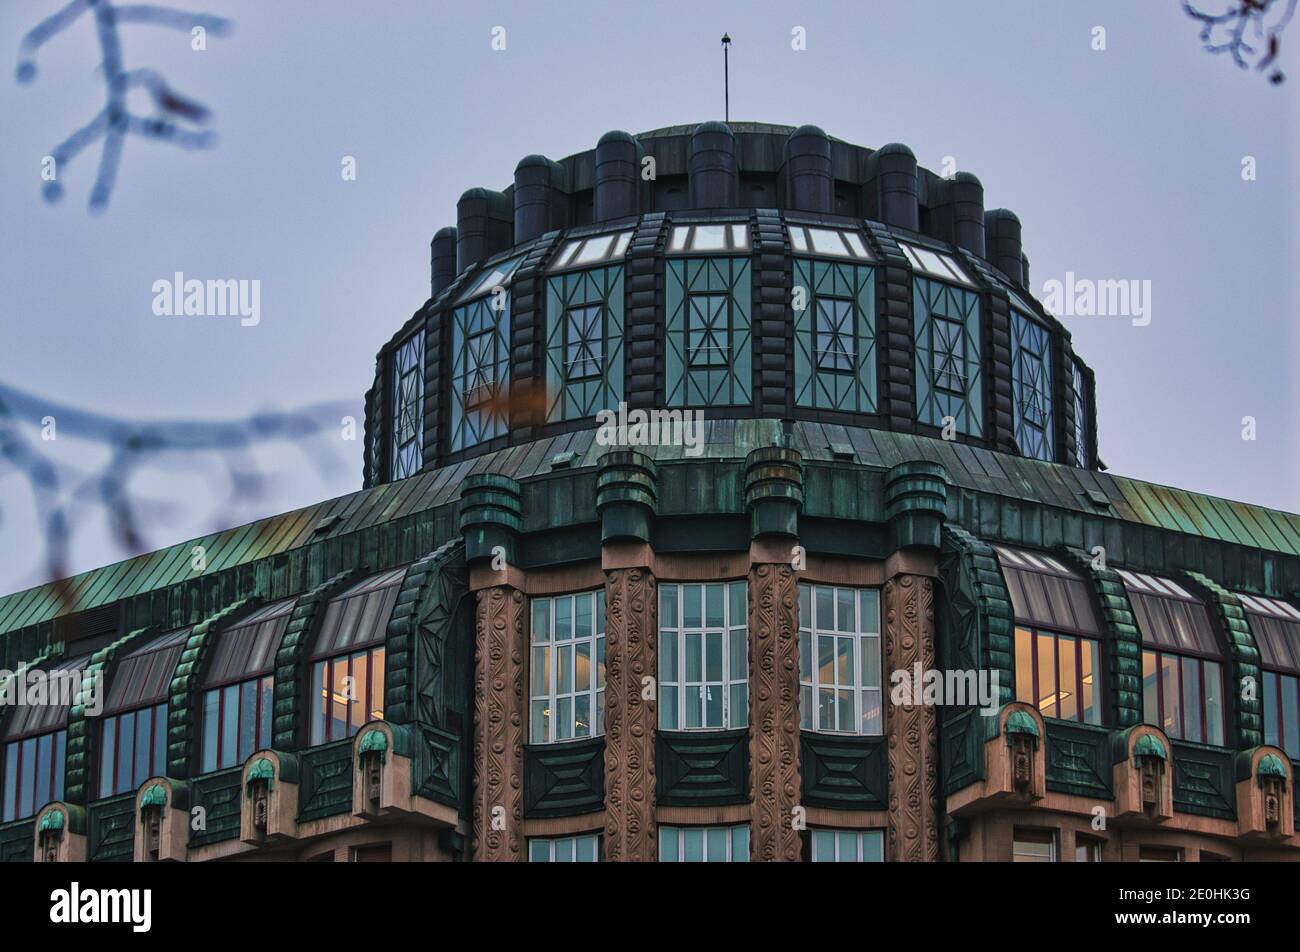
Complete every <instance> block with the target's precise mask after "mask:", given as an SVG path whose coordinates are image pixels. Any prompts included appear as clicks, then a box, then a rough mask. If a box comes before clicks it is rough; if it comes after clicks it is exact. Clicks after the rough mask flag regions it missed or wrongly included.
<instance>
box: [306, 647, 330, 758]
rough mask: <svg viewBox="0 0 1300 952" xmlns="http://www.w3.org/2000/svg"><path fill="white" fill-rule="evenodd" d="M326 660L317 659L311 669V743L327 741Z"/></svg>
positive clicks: (314, 744) (316, 743)
mask: <svg viewBox="0 0 1300 952" xmlns="http://www.w3.org/2000/svg"><path fill="white" fill-rule="evenodd" d="M327 702H328V698H326V696H325V662H324V661H317V662H316V663H315V664H314V665H312V669H311V708H310V710H311V745H312V746H313V747H315V746H316V745H318V744H323V743H325V712H326V710H327V707H326V704H327Z"/></svg>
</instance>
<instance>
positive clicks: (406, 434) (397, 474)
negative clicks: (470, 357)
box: [391, 331, 424, 479]
mask: <svg viewBox="0 0 1300 952" xmlns="http://www.w3.org/2000/svg"><path fill="white" fill-rule="evenodd" d="M392 374H393V383H392V401H393V402H392V407H393V445H392V474H391V475H392V478H393V479H405V478H406V477H407V476H413V475H414V474H415V473H417V472H419V471H420V467H421V466H422V465H423V464H424V332H423V331H416V332H415V333H414V334H412V335H411V337H410V339H409V340H407V341H406V343H404V344H403V345H402V346H401V347H399V348H398V349H397V352H396V353H395V354H394V355H393V370H392Z"/></svg>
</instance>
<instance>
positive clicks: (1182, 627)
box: [1119, 570, 1224, 746]
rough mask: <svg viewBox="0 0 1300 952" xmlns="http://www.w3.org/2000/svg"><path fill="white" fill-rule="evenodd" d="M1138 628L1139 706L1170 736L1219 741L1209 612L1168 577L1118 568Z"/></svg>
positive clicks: (1217, 674)
mask: <svg viewBox="0 0 1300 952" xmlns="http://www.w3.org/2000/svg"><path fill="white" fill-rule="evenodd" d="M1119 575H1120V578H1121V579H1122V580H1123V582H1124V588H1125V590H1126V591H1127V592H1128V598H1129V604H1130V605H1132V607H1133V617H1134V619H1135V620H1136V621H1137V626H1138V630H1139V631H1140V632H1141V633H1142V646H1143V650H1142V710H1143V719H1144V720H1145V721H1146V723H1148V724H1157V725H1159V726H1160V727H1161V728H1163V729H1164V732H1165V733H1166V734H1168V735H1169V736H1170V737H1173V738H1177V739H1180V740H1190V741H1195V742H1197V743H1205V744H1216V745H1219V746H1222V745H1223V738H1224V707H1223V669H1222V665H1221V664H1220V655H1219V648H1218V645H1217V644H1216V643H1215V639H1214V631H1213V629H1212V628H1211V627H1210V616H1209V613H1208V612H1207V611H1206V609H1205V605H1204V604H1202V603H1201V601H1200V600H1199V599H1197V598H1196V597H1195V596H1194V595H1192V594H1191V593H1190V592H1188V591H1187V590H1186V589H1185V588H1183V587H1182V586H1181V585H1179V584H1178V583H1177V582H1174V581H1173V580H1171V579H1167V578H1157V577H1156V576H1153V575H1144V574H1142V573H1141V572H1125V571H1123V570H1120V572H1119Z"/></svg>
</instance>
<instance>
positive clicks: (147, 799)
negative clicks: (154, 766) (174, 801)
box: [140, 783, 167, 810]
mask: <svg viewBox="0 0 1300 952" xmlns="http://www.w3.org/2000/svg"><path fill="white" fill-rule="evenodd" d="M165 806H167V787H166V785H164V784H161V783H154V784H151V785H150V787H149V789H148V790H146V791H145V792H144V796H143V797H141V798H140V809H141V810H143V809H144V808H145V807H165Z"/></svg>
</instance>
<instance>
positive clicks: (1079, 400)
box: [1072, 362, 1092, 466]
mask: <svg viewBox="0 0 1300 952" xmlns="http://www.w3.org/2000/svg"><path fill="white" fill-rule="evenodd" d="M1072 369H1073V371H1074V374H1073V377H1074V379H1073V391H1074V447H1075V450H1074V452H1075V463H1076V465H1079V466H1087V465H1088V461H1089V460H1090V459H1091V458H1092V447H1091V444H1089V442H1088V383H1087V380H1086V379H1085V378H1084V376H1083V368H1082V367H1080V366H1079V364H1078V362H1075V363H1074V364H1073V365H1072Z"/></svg>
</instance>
